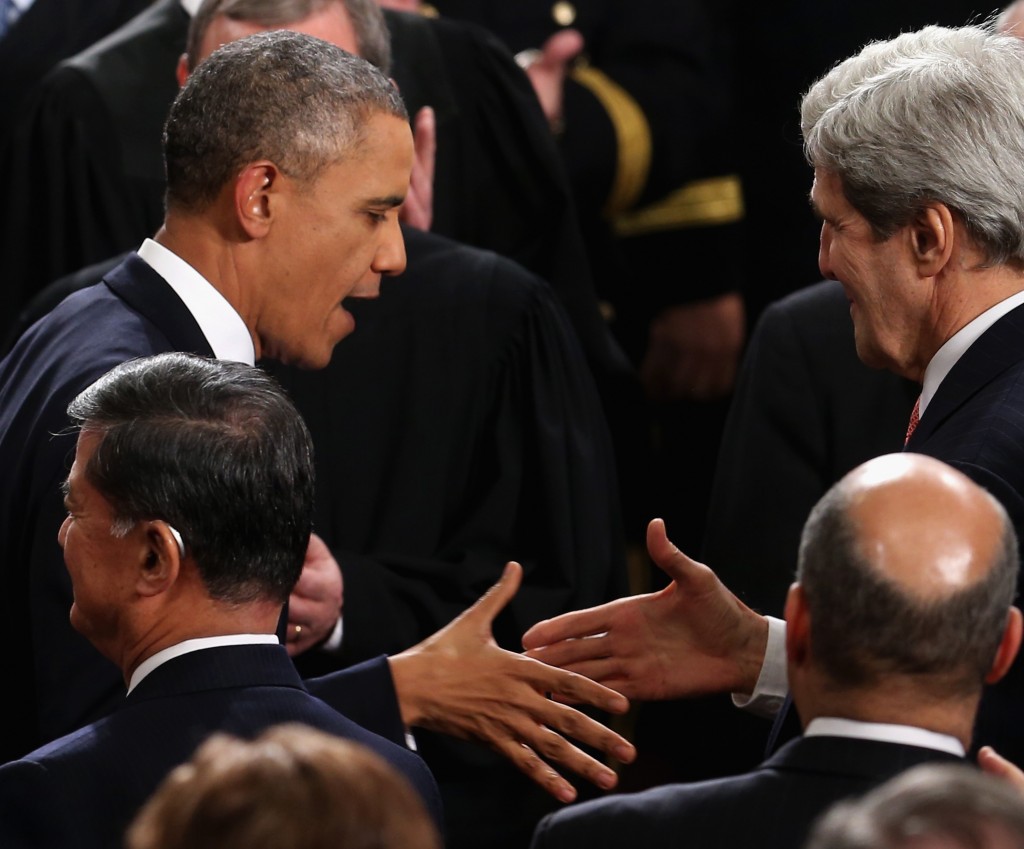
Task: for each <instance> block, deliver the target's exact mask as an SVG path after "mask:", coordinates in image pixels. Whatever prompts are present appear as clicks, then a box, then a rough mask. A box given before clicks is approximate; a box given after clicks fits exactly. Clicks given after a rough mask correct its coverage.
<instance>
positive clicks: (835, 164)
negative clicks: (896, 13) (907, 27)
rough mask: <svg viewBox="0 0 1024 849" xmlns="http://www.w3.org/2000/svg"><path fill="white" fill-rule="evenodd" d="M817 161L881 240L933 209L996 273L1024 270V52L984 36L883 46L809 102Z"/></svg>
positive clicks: (944, 33) (827, 79)
mask: <svg viewBox="0 0 1024 849" xmlns="http://www.w3.org/2000/svg"><path fill="white" fill-rule="evenodd" d="M801 126H802V130H803V136H804V151H805V154H806V156H807V160H808V162H809V163H810V164H811V165H812V166H814V167H816V168H822V169H825V170H827V171H831V172H834V173H835V174H836V175H838V177H839V178H840V179H841V181H842V185H843V190H844V192H845V195H846V198H847V200H848V201H849V202H850V204H851V205H852V206H853V207H854V208H855V209H856V210H857V211H858V212H860V213H861V214H862V215H863V216H864V217H865V218H866V219H867V220H868V222H869V223H870V225H871V227H872V229H873V230H874V232H875V235H876V236H877V237H878V238H879V239H885V238H888V237H889V236H891V235H892V234H893V233H894V232H895V231H896V230H898V229H899V228H900V227H902V226H904V225H905V224H907V223H909V222H910V221H911V220H912V219H913V217H914V216H915V215H916V214H917V213H918V212H919V211H920V210H921V208H922V207H923V206H924V205H925V204H927V203H929V202H940V203H943V204H945V205H946V206H948V207H949V208H950V209H951V210H953V211H954V212H955V213H957V214H958V215H959V217H960V218H961V219H962V220H963V223H964V225H965V226H966V228H967V231H968V232H969V234H970V236H971V238H972V239H973V240H974V242H975V244H976V246H977V247H978V248H979V249H980V250H981V251H982V252H983V254H984V256H985V261H986V262H987V263H991V264H999V263H1006V262H1017V263H1022V262H1024V191H1022V189H1021V187H1022V186H1024V43H1022V42H1021V41H1020V40H1019V39H1016V38H1013V37H1011V36H1006V35H997V34H994V33H992V32H991V31H990V30H989V28H987V27H978V26H967V27H962V28H959V29H947V28H943V27H935V26H931V27H925V28H924V29H922V30H920V31H918V32H913V33H905V34H903V35H900V36H898V37H897V38H894V39H892V40H891V41H884V42H874V43H872V44H869V45H868V46H867V47H865V48H864V49H863V50H862V51H861V52H860V53H859V54H858V55H856V56H853V57H852V58H850V59H847V60H846V61H844V62H841V63H840V64H838V65H837V66H836V67H834V68H833V69H832V70H831V71H829V72H828V73H827V74H826V75H825V76H824V77H822V78H821V79H820V80H818V81H817V82H816V83H815V84H814V85H813V86H811V88H810V90H809V91H808V92H807V94H806V95H804V98H803V103H802V106H801Z"/></svg>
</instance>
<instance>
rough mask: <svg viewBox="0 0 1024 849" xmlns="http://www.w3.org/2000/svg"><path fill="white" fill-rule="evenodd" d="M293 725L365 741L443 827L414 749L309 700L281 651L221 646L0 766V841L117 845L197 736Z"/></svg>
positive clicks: (171, 665) (159, 674) (172, 665)
mask: <svg viewBox="0 0 1024 849" xmlns="http://www.w3.org/2000/svg"><path fill="white" fill-rule="evenodd" d="M291 721H294V722H301V723H304V724H306V725H311V726H313V727H315V728H319V729H322V730H324V731H328V732H330V733H331V734H335V735H337V736H339V737H345V738H348V739H351V740H354V741H356V742H358V743H361V744H363V745H365V746H368V747H369V748H370V749H372V750H373V751H375V752H376V753H377V754H378V755H380V756H381V757H383V758H384V759H385V760H387V761H388V762H389V763H390V764H391V765H392V766H393V767H395V768H396V769H398V770H399V771H400V772H401V773H402V774H403V775H404V776H405V777H406V778H407V779H408V780H409V781H410V782H411V783H412V785H413V786H414V787H415V788H416V790H417V791H418V792H419V793H420V795H421V796H422V797H423V800H424V802H425V803H426V805H427V808H428V810H429V811H430V813H431V815H432V816H433V818H434V821H435V823H437V824H438V827H441V807H440V799H439V797H438V793H437V787H436V785H435V784H434V781H433V778H432V777H431V775H430V772H429V770H428V769H427V768H426V765H425V764H424V763H423V762H422V760H421V759H420V758H419V757H418V756H417V755H414V754H413V753H412V752H410V751H408V750H407V749H404V748H402V747H400V746H398V745H396V744H394V743H391V742H389V741H387V740H384V739H383V738H380V737H377V736H376V735H374V734H371V733H369V732H367V731H366V730H365V729H363V728H361V727H359V726H358V725H356V724H355V723H354V722H352V721H350V720H348V719H346V718H345V717H344V716H342V715H341V714H339V713H338V712H337V711H335V710H334V709H333V708H331V707H329V706H328V705H327V704H325V703H324V702H322V701H320V700H319V699H317V698H315V697H314V696H312V695H310V693H309V692H308V691H307V690H306V689H305V687H304V686H303V683H302V680H301V679H300V678H299V675H298V673H297V672H296V671H295V668H294V666H293V665H292V663H291V661H290V659H289V658H288V655H287V653H286V652H285V650H284V648H283V647H281V646H231V647H225V648H211V649H204V650H201V651H197V652H192V653H190V654H186V655H182V656H180V657H177V658H174V659H173V660H170V661H168V662H167V663H165V664H163V665H162V666H160V667H158V668H157V669H155V670H154V671H153V672H152V673H150V675H149V676H147V677H146V678H145V679H144V680H143V681H142V682H141V683H140V684H139V685H138V687H136V689H135V690H133V691H132V692H131V693H130V694H129V695H128V697H127V698H123V699H122V704H121V705H120V707H119V708H118V709H117V710H116V711H115V712H114V713H113V714H111V715H110V716H108V717H106V718H104V719H101V720H100V721H98V722H96V723H94V724H92V725H90V726H87V727H85V728H82V729H81V730H79V731H76V732H74V733H73V734H70V735H68V736H67V737H63V738H61V739H59V740H56V741H54V742H53V743H50V744H49V745H47V746H45V747H43V748H41V749H38V750H36V751H35V752H32V753H31V754H30V755H28V756H26V757H25V758H23V759H21V760H18V761H13V762H11V763H8V764H6V765H4V766H2V767H0V845H3V846H4V847H5V849H18V847H24V849H28V847H33V849H38V847H42V846H52V847H58V846H59V847H62V848H63V849H72V847H81V849H120V847H121V846H122V845H123V843H122V835H123V831H124V828H125V827H126V826H127V825H128V823H129V822H130V821H131V818H132V817H133V816H134V815H135V813H136V812H137V811H138V809H139V808H140V807H141V806H142V804H143V803H144V802H145V801H146V799H147V798H148V797H149V796H150V795H151V794H152V792H153V791H154V790H155V789H156V787H157V785H158V784H159V783H160V781H161V780H162V779H163V778H164V777H165V776H166V775H167V774H168V773H169V772H170V771H171V770H172V769H173V768H174V767H175V766H176V765H178V764H180V763H182V762H183V761H185V760H187V759H188V758H189V756H190V755H191V754H192V752H193V750H194V749H195V748H196V747H197V746H198V745H199V743H200V742H202V740H203V739H204V738H206V737H207V736H209V735H210V734H211V733H213V732H215V731H223V732H227V733H231V734H234V735H238V736H241V737H246V738H249V737H254V736H256V735H257V734H259V733H260V732H261V731H263V730H264V729H266V728H268V727H270V726H272V725H276V724H278V723H281V722H291Z"/></svg>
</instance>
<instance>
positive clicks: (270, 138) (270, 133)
mask: <svg viewBox="0 0 1024 849" xmlns="http://www.w3.org/2000/svg"><path fill="white" fill-rule="evenodd" d="M378 114H385V115H392V116H394V117H396V118H400V119H401V120H403V121H408V120H409V116H408V113H407V112H406V110H405V105H404V104H403V103H402V99H401V97H400V96H399V94H398V90H397V89H396V88H395V86H394V85H393V84H392V83H391V81H390V80H389V79H388V78H387V77H386V76H384V75H383V74H382V73H381V72H380V71H378V70H377V69H376V68H374V67H373V66H372V65H371V64H370V63H369V62H367V61H365V60H364V59H360V58H359V57H358V56H353V55H351V54H349V53H346V52H345V51H344V50H342V49H341V48H339V47H335V46H334V45H333V44H328V43H327V42H326V41H322V40H321V39H319V38H313V37H311V36H308V35H302V34H300V33H296V32H290V31H288V30H271V31H268V32H261V33H257V34H255V35H250V36H247V37H245V38H240V39H238V40H237V41H233V42H231V43H230V44H225V45H223V46H222V47H219V48H217V50H215V51H214V52H213V53H211V54H210V56H208V57H207V58H206V59H205V60H204V61H203V62H200V63H199V65H198V66H197V67H196V69H195V71H193V72H192V74H191V75H189V78H188V80H187V81H186V82H185V85H184V86H182V88H181V91H179V92H178V96H177V97H176V98H175V100H174V103H173V104H172V106H171V111H170V115H169V116H168V118H167V123H166V125H165V127H164V160H165V163H166V166H167V199H166V202H167V208H168V210H170V209H179V210H184V211H189V212H197V211H202V210H204V209H206V208H207V207H208V206H209V205H210V204H211V203H212V202H213V201H214V200H215V199H216V198H217V196H218V194H219V193H220V192H221V190H222V189H223V188H224V187H225V186H227V185H229V184H230V183H231V181H233V180H234V179H235V178H236V177H237V176H238V174H239V173H240V172H241V171H242V170H243V169H244V168H245V166H246V165H247V164H249V163H251V162H256V161H259V160H268V161H270V162H273V163H274V165H276V166H277V168H278V169H279V170H280V171H281V172H282V173H283V174H285V175H286V176H288V177H290V178H292V179H294V180H297V181H300V182H312V181H313V180H315V179H316V178H317V177H318V176H319V175H320V174H321V173H322V172H323V171H324V170H325V169H326V168H328V167H330V166H331V165H335V164H337V163H339V162H341V161H342V160H343V159H345V157H346V156H349V155H351V154H352V153H353V151H356V150H357V149H358V147H359V145H360V144H361V143H362V142H363V140H364V138H365V135H366V125H367V123H368V122H369V120H370V119H371V118H372V117H374V116H375V115H378Z"/></svg>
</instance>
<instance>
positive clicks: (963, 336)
mask: <svg viewBox="0 0 1024 849" xmlns="http://www.w3.org/2000/svg"><path fill="white" fill-rule="evenodd" d="M1021 304H1024V292H1017V294H1015V295H1010V297H1009V298H1007V299H1006V300H1003V301H1000V302H999V303H998V304H996V305H995V306H991V307H989V308H988V309H987V310H985V312H983V313H982V314H981V315H979V316H978V317H977V318H975V319H973V320H972V321H969V322H968V323H967V324H965V325H964V326H963V327H961V328H960V329H959V330H958V331H957V332H956V333H954V334H953V335H952V336H950V337H949V339H947V340H946V342H945V343H944V344H943V346H942V347H941V348H939V350H938V351H936V352H935V356H934V357H932V359H931V361H930V362H929V363H928V367H927V368H926V369H925V370H924V385H923V386H922V387H921V406H920V408H919V413H920V414H921V415H922V416H923V415H924V411H925V408H926V407H927V406H928V403H929V402H930V401H931V400H932V398H934V397H935V393H936V392H937V391H938V388H939V384H940V383H942V381H943V380H945V379H946V375H947V374H949V372H950V371H951V370H952V368H953V366H955V365H956V363H957V360H959V359H960V358H961V357H962V356H963V355H964V354H965V353H966V352H967V349H968V348H970V347H971V345H973V344H974V343H975V342H977V341H978V338H979V337H980V336H981V334H982V333H984V332H985V331H986V330H988V329H989V328H990V327H991V326H992V325H993V324H995V323H996V322H997V321H999V319H1001V318H1002V317H1003V316H1004V315H1006V314H1007V313H1008V312H1010V310H1013V309H1016V308H1017V307H1019V306H1020V305H1021Z"/></svg>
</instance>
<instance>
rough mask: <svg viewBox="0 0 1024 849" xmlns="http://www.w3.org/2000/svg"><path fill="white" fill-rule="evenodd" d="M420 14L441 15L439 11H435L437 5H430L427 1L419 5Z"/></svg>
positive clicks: (424, 15) (436, 16)
mask: <svg viewBox="0 0 1024 849" xmlns="http://www.w3.org/2000/svg"><path fill="white" fill-rule="evenodd" d="M420 14H421V15H423V17H424V18H439V17H441V13H440V12H438V11H437V7H436V6H431V5H430V4H429V3H424V4H423V5H422V6H420Z"/></svg>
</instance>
